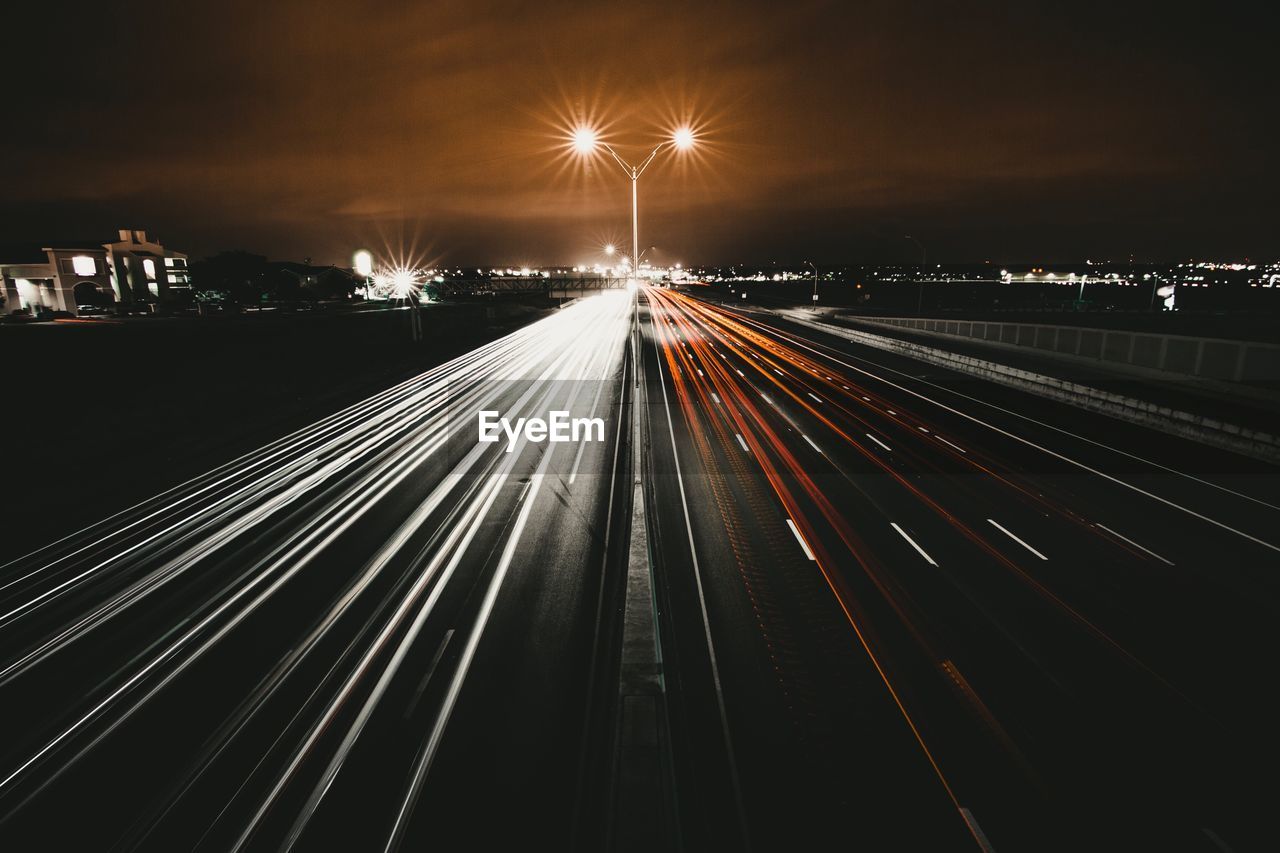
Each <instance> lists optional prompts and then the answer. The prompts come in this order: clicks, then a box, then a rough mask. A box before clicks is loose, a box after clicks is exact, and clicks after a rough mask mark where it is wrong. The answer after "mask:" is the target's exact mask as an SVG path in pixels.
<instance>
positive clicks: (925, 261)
mask: <svg viewBox="0 0 1280 853" xmlns="http://www.w3.org/2000/svg"><path fill="white" fill-rule="evenodd" d="M905 236H906V238H907V239H908V240H910V241H911V242H912V243H915V244H916V248H917V249H919V250H920V284H919V292H918V295H917V296H916V314H917V315H920V314H922V313H924V268H925V267H926V266H928V265H929V253H928V252H927V251H926V250H925V248H924V243H921V242H920V241H919V240H917V239H916V238H915V237H912V236H911V235H910V234H907V235H905Z"/></svg>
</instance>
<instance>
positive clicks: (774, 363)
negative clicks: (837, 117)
mask: <svg viewBox="0 0 1280 853" xmlns="http://www.w3.org/2000/svg"><path fill="white" fill-rule="evenodd" d="M647 304H648V310H647V312H645V320H646V322H647V324H648V326H647V328H648V330H649V339H650V341H651V343H650V352H649V353H648V355H647V359H648V363H649V366H650V370H651V373H650V375H653V374H656V375H657V376H658V380H657V381H659V382H660V385H661V387H660V389H659V390H656V391H653V392H651V394H650V397H651V398H654V399H657V400H658V401H659V402H660V403H661V404H662V405H661V406H660V407H650V430H651V436H652V439H651V440H652V444H653V447H652V458H653V464H654V466H655V468H656V473H657V476H656V477H655V478H654V479H655V481H656V485H655V490H656V491H658V492H659V493H660V494H659V497H658V499H657V501H656V502H657V505H658V507H659V511H660V512H661V517H660V521H661V524H660V525H659V526H660V528H661V533H662V538H661V543H662V548H663V550H662V554H663V559H662V560H661V561H660V562H661V563H662V564H663V565H664V567H665V572H664V573H665V576H666V579H667V584H668V586H669V588H670V595H671V597H672V607H671V609H670V613H671V622H672V632H673V646H675V650H676V653H678V654H680V655H681V659H682V663H683V664H685V666H684V667H683V668H682V670H681V672H682V674H683V675H685V676H688V675H690V674H692V673H693V672H695V669H694V667H693V666H692V665H691V662H696V663H699V664H703V669H704V670H709V664H705V660H704V659H705V658H706V657H707V656H708V653H707V652H706V651H705V648H706V646H707V645H708V642H707V641H708V640H709V642H710V646H711V647H712V649H713V652H712V654H714V656H715V658H716V661H717V664H718V666H717V669H718V676H719V684H718V688H719V689H720V690H721V692H722V695H723V708H724V715H723V716H724V719H723V721H718V720H716V719H715V715H714V714H711V713H708V712H707V708H708V707H713V705H712V703H711V702H709V700H708V699H707V698H706V697H705V696H704V695H701V694H703V693H705V692H706V688H705V684H702V683H699V682H697V681H695V682H694V683H692V684H689V685H688V687H687V691H686V692H687V697H688V703H687V704H688V708H687V711H686V713H685V714H684V717H685V725H686V726H687V728H688V729H689V731H690V732H691V733H692V735H691V740H692V741H693V743H694V744H695V745H697V744H702V745H703V746H702V747H701V753H700V752H699V749H697V748H695V749H693V750H692V751H691V756H692V758H691V762H692V763H693V765H694V766H693V767H692V768H691V769H690V774H691V777H690V778H692V779H697V778H698V777H699V773H701V774H704V777H705V776H706V775H708V774H714V773H716V772H719V773H720V774H721V776H722V778H723V777H725V776H727V775H729V774H733V773H734V772H735V771H736V782H737V784H738V787H739V789H740V804H739V805H738V807H737V808H738V811H737V816H738V818H739V820H740V821H741V823H742V824H744V825H745V827H746V832H747V834H748V835H749V836H750V837H751V838H752V839H753V840H754V841H755V843H756V846H758V847H761V848H763V849H779V848H782V847H784V846H788V845H789V844H791V843H800V844H801V845H802V846H803V844H804V842H805V841H806V840H807V841H811V842H814V843H816V842H817V841H818V840H819V839H833V838H841V839H846V840H847V842H848V843H849V844H850V845H852V846H857V845H859V844H865V845H867V846H868V848H869V849H894V850H917V849H920V850H925V849H927V850H937V849H952V848H953V847H954V848H957V849H971V848H972V847H973V846H974V845H982V844H989V845H990V846H991V847H992V848H994V849H997V850H1084V849H1089V850H1098V849H1108V850H1156V849H1158V850H1181V849H1192V850H1196V849H1198V850H1223V849H1234V850H1248V849H1267V848H1269V847H1270V846H1271V843H1273V841H1274V838H1275V827H1274V825H1273V824H1272V821H1271V819H1270V817H1269V815H1270V814H1271V808H1270V806H1269V805H1268V803H1270V802H1272V801H1273V796H1274V794H1275V793H1276V787H1275V784H1274V782H1273V781H1272V780H1271V778H1270V775H1269V768H1270V767H1272V766H1273V764H1274V759H1275V757H1276V755H1277V751H1276V747H1277V739H1276V733H1275V730H1274V726H1273V724H1272V720H1273V719H1274V715H1275V708H1276V706H1275V702H1274V699H1273V695H1272V694H1273V693H1274V690H1273V687H1272V685H1271V683H1270V681H1271V676H1270V673H1271V671H1272V669H1273V666H1272V663H1271V662H1272V660H1273V658H1274V653H1275V649H1276V643H1275V641H1274V639H1273V637H1272V634H1273V625H1274V624H1275V622H1274V619H1275V613H1276V602H1277V599H1276V591H1277V582H1276V581H1277V577H1276V572H1277V570H1280V550H1278V549H1277V545H1276V543H1277V542H1280V537H1278V536H1277V535H1276V533H1275V528H1276V524H1277V522H1278V521H1280V509H1277V506H1276V504H1277V503H1280V502H1277V501H1276V499H1275V498H1276V495H1277V494H1280V489H1278V488H1277V487H1278V486H1280V478H1278V477H1277V476H1276V473H1277V472H1276V471H1275V470H1274V469H1270V468H1268V467H1267V466H1264V465H1261V464H1258V463H1252V462H1245V463H1242V462H1241V460H1238V459H1235V458H1232V457H1229V456H1227V455H1225V454H1218V453H1216V452H1214V451H1211V450H1206V449H1204V448H1200V447H1197V446H1195V445H1192V444H1190V443H1187V442H1182V441H1180V440H1175V439H1167V438H1164V437H1160V436H1156V435H1154V434H1151V433H1149V432H1147V431H1145V430H1141V429H1137V428H1133V427H1128V426H1124V425H1121V424H1118V423H1115V422H1112V421H1110V420H1109V419H1106V418H1102V417H1097V416H1092V415H1088V414H1085V413H1081V412H1078V411H1074V410H1071V409H1068V408H1066V407H1053V406H1050V405H1048V404H1046V403H1044V402H1043V401H1040V400H1037V399H1035V398H1032V397H1026V396H1021V395H1018V394H1017V393H1016V392H1010V391H1007V390H1005V389H997V388H994V387H992V386H989V385H987V384H986V383H978V382H973V381H971V380H967V379H965V378H963V377H958V376H948V375H945V374H941V373H939V372H938V371H937V370H936V369H924V368H922V367H921V366H920V365H919V364H916V363H912V362H910V361H908V360H905V359H894V358H892V357H891V356H887V355H885V354H883V353H881V352H878V351H873V350H868V349H866V348H862V347H856V346H854V345H852V344H850V343H848V341H847V340H845V339H842V338H841V337H839V336H838V334H832V335H827V334H823V333H821V332H817V331H813V330H811V329H809V328H806V327H804V326H800V325H797V324H794V323H787V322H785V321H781V320H779V319H777V318H774V317H771V316H770V315H768V314H767V313H760V314H743V313H740V312H736V311H733V310H727V309H725V308H723V307H721V306H716V305H711V304H708V303H705V302H700V301H698V300H695V299H692V298H690V297H688V296H685V295H682V294H678V293H674V292H671V291H657V290H650V291H649V292H648V293H647ZM925 373H928V374H931V375H928V376H922V374H925ZM1023 415H1028V416H1031V418H1033V419H1028V418H1027V417H1023ZM677 472H678V476H677ZM690 543H692V547H690ZM695 562H696V566H695V565H694V563H695ZM698 570H700V571H698ZM691 577H693V578H696V579H697V581H698V583H700V587H699V588H695V587H694V584H693V583H691V582H690V580H689V579H690V578H691ZM699 597H702V598H703V599H704V600H705V602H706V608H705V609H706V614H707V618H706V622H705V624H704V625H699V624H696V623H697V622H698V618H697V616H698V607H697V600H698V598H699ZM691 614H692V615H691ZM703 635H705V636H703ZM701 675H702V676H703V678H702V681H706V680H707V679H708V678H712V677H713V674H712V673H711V672H710V671H705V672H702V673H701ZM717 722H723V726H724V732H723V734H722V736H721V737H720V738H719V739H718V740H719V742H721V743H723V744H727V745H728V747H723V748H721V749H720V750H719V754H717V753H716V751H715V750H711V749H710V748H708V747H706V746H705V745H706V744H708V743H712V742H716V740H717V739H716V738H713V736H712V735H713V733H714V729H715V725H716V723H717ZM730 751H731V755H729V756H727V755H726V753H728V752H730ZM700 755H701V756H702V764H701V766H699V765H698V758H699V756H700ZM707 790H710V791H718V790H720V787H718V786H708V787H707ZM705 799H706V800H707V808H698V809H695V815H702V814H706V813H708V812H709V811H710V808H711V807H712V806H717V805H718V806H719V807H720V808H721V810H722V812H723V813H724V814H725V815H726V817H725V818H724V820H723V821H722V822H721V824H720V829H719V831H725V828H728V829H729V830H732V828H733V821H732V820H731V818H732V817H733V816H734V815H733V805H734V804H732V803H730V804H724V803H718V802H717V801H716V799H715V797H714V796H713V795H708V796H707V797H705ZM691 820H693V821H695V823H696V820H697V818H696V817H694V818H691ZM710 837H711V836H710V831H708V838H710Z"/></svg>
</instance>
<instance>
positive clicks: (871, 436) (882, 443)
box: [867, 433, 893, 453]
mask: <svg viewBox="0 0 1280 853" xmlns="http://www.w3.org/2000/svg"><path fill="white" fill-rule="evenodd" d="M867 438H869V439H871V440H872V441H874V442H875V443H876V444H878V445H880V446H881V447H883V448H884V449H885V450H887V451H889V452H890V453H892V452H893V448H892V447H890V446H889V445H887V444H885V443H884V442H883V441H881V440H880V439H878V438H876V437H875V436H874V435H872V434H871V433H867Z"/></svg>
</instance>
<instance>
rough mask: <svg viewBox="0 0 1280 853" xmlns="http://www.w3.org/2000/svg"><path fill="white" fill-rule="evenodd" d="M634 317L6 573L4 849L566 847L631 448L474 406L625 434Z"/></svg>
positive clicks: (410, 403) (353, 426)
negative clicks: (519, 430)
mask: <svg viewBox="0 0 1280 853" xmlns="http://www.w3.org/2000/svg"><path fill="white" fill-rule="evenodd" d="M631 316H632V315H631V304H630V301H629V300H628V299H627V297H626V295H625V294H622V293H613V294H604V295H601V296H599V297H596V298H593V299H590V300H584V301H581V302H578V303H576V304H574V305H572V306H569V307H566V308H565V309H564V310H562V311H560V312H558V313H557V314H556V315H553V316H552V317H550V318H548V319H546V320H543V321H540V322H537V323H534V324H532V325H530V326H528V327H526V328H524V329H522V330H520V331H517V332H515V333H513V334H511V335H508V336H507V337H505V338H502V339H500V340H498V341H496V342H494V343H492V344H490V345H488V346H485V347H483V348H481V349H478V350H476V351H474V352H472V353H469V354H468V355H466V356H463V357H461V358H459V359H456V360H454V361H452V362H449V363H447V364H444V365H442V366H440V367H439V368H437V369H434V370H431V371H429V372H427V373H425V374H423V375H421V376H419V377H416V378H414V379H412V380H410V381H408V382H405V383H402V384H400V385H398V386H396V387H394V388H390V389H388V390H387V391H385V392H383V393H381V394H378V395H376V396H374V397H372V398H370V399H368V400H366V401H364V402H362V403H360V404H358V405H356V406H353V407H351V408H349V409H346V410H344V411H342V412H339V413H337V414H335V415H333V416H331V417H329V418H327V419H325V420H323V421H321V422H319V423H316V424H314V425H312V426H311V427H308V428H306V429H303V430H301V431H299V432H297V433H294V434H292V435H289V436H287V437H285V438H283V439H281V440H279V441H276V442H274V443H272V444H271V445H269V446H267V447H264V448H262V449H260V450H259V451H256V452H254V453H252V454H249V455H247V456H245V457H243V458H241V459H238V460H236V461H235V462H233V463H230V464H228V465H226V466H223V467H221V468H219V469H217V470H214V471H212V472H210V473H209V474H208V475H206V476H203V477H200V478H197V479H196V480H193V481H191V482H189V483H186V484H183V485H182V486H180V487H178V488H176V489H173V490H171V491H170V492H167V493H165V494H163V495H160V496H157V497H156V498H155V499H153V500H150V501H147V502H145V503H143V504H141V505H139V506H136V507H133V508H131V509H129V510H127V511H125V512H122V513H120V514H117V515H115V516H113V517H111V518H109V519H107V520H105V521H104V522H102V523H101V524H98V525H95V526H93V527H91V528H88V529H86V530H83V531H80V532H78V533H75V534H73V535H71V536H69V537H67V538H65V539H63V540H61V541H60V542H57V543H55V544H53V545H51V546H49V547H47V548H45V549H43V550H41V551H39V552H37V553H35V554H31V555H28V556H27V557H26V558H24V559H22V560H19V561H17V562H16V563H12V564H10V565H8V566H6V567H5V568H4V571H3V575H0V578H2V579H3V582H2V584H0V648H2V649H3V650H4V659H3V663H0V708H2V709H3V711H2V712H0V713H2V715H3V722H4V732H5V738H4V741H3V744H2V745H0V820H2V821H3V822H2V823H0V839H4V840H5V841H0V848H3V849H5V850H11V851H16V850H108V849H119V850H124V849H130V850H157V851H175V850H249V849H253V850H285V849H298V850H304V849H311V850H335V849H341V850H383V849H386V850H395V849H417V848H418V847H419V846H421V842H422V839H423V838H424V837H425V838H430V839H431V840H432V841H433V842H438V841H445V842H447V841H448V839H449V838H450V837H453V838H455V839H458V840H461V839H467V840H468V841H469V842H470V843H479V844H481V846H485V839H486V833H487V832H492V833H497V834H498V837H502V838H507V837H509V835H510V833H511V832H512V827H513V826H515V825H519V826H520V827H521V831H522V832H523V833H526V834H528V835H532V836H554V835H561V836H564V835H566V832H565V829H564V828H565V827H566V826H568V825H569V823H570V822H571V821H572V819H573V815H574V812H575V809H576V808H577V805H578V804H577V801H576V798H575V792H576V791H577V782H578V775H579V774H578V770H579V767H580V765H581V763H582V755H583V752H584V748H583V744H582V732H583V730H584V726H583V723H582V720H583V717H584V715H585V714H586V712H587V702H586V693H585V689H586V688H585V685H586V684H587V683H589V681H590V676H589V670H590V668H591V665H592V660H591V650H592V645H593V637H594V634H595V623H596V619H597V609H598V600H599V591H598V588H599V586H600V582H601V577H602V567H603V561H604V557H605V550H606V528H607V526H608V518H607V514H606V513H607V508H608V506H609V501H608V496H609V494H610V492H611V484H612V475H613V470H614V466H615V463H616V455H617V453H618V451H619V445H618V438H617V432H616V429H614V431H610V432H608V433H607V434H606V435H605V436H604V440H603V441H596V442H590V443H587V442H583V443H577V444H570V443H549V442H548V443H542V444H536V443H532V442H529V441H527V440H525V439H524V438H521V439H520V440H519V444H518V446H517V447H516V448H515V450H514V451H513V452H507V451H506V439H505V437H504V438H503V440H502V441H500V442H498V443H480V442H478V441H477V412H478V411H480V410H498V411H501V412H502V413H503V414H505V415H507V416H508V417H516V416H525V415H540V416H542V417H546V414H547V413H548V412H549V411H553V410H562V411H568V412H571V413H572V414H573V415H575V416H582V417H590V416H598V415H605V416H607V417H608V421H607V423H608V424H609V425H610V426H611V428H616V422H617V418H616V417H612V416H610V411H611V410H612V409H614V408H616V407H617V405H618V402H619V395H620V392H621V388H622V379H623V377H622V372H623V370H624V359H623V354H624V344H625V342H626V340H627V331H628V328H629V326H630V323H631ZM480 804H484V808H483V809H482V808H481V807H480ZM491 808H495V809H496V808H500V811H501V813H502V816H503V820H502V821H487V822H486V821H485V820H484V818H483V816H484V814H485V813H487V812H489V810H490V809H491Z"/></svg>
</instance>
